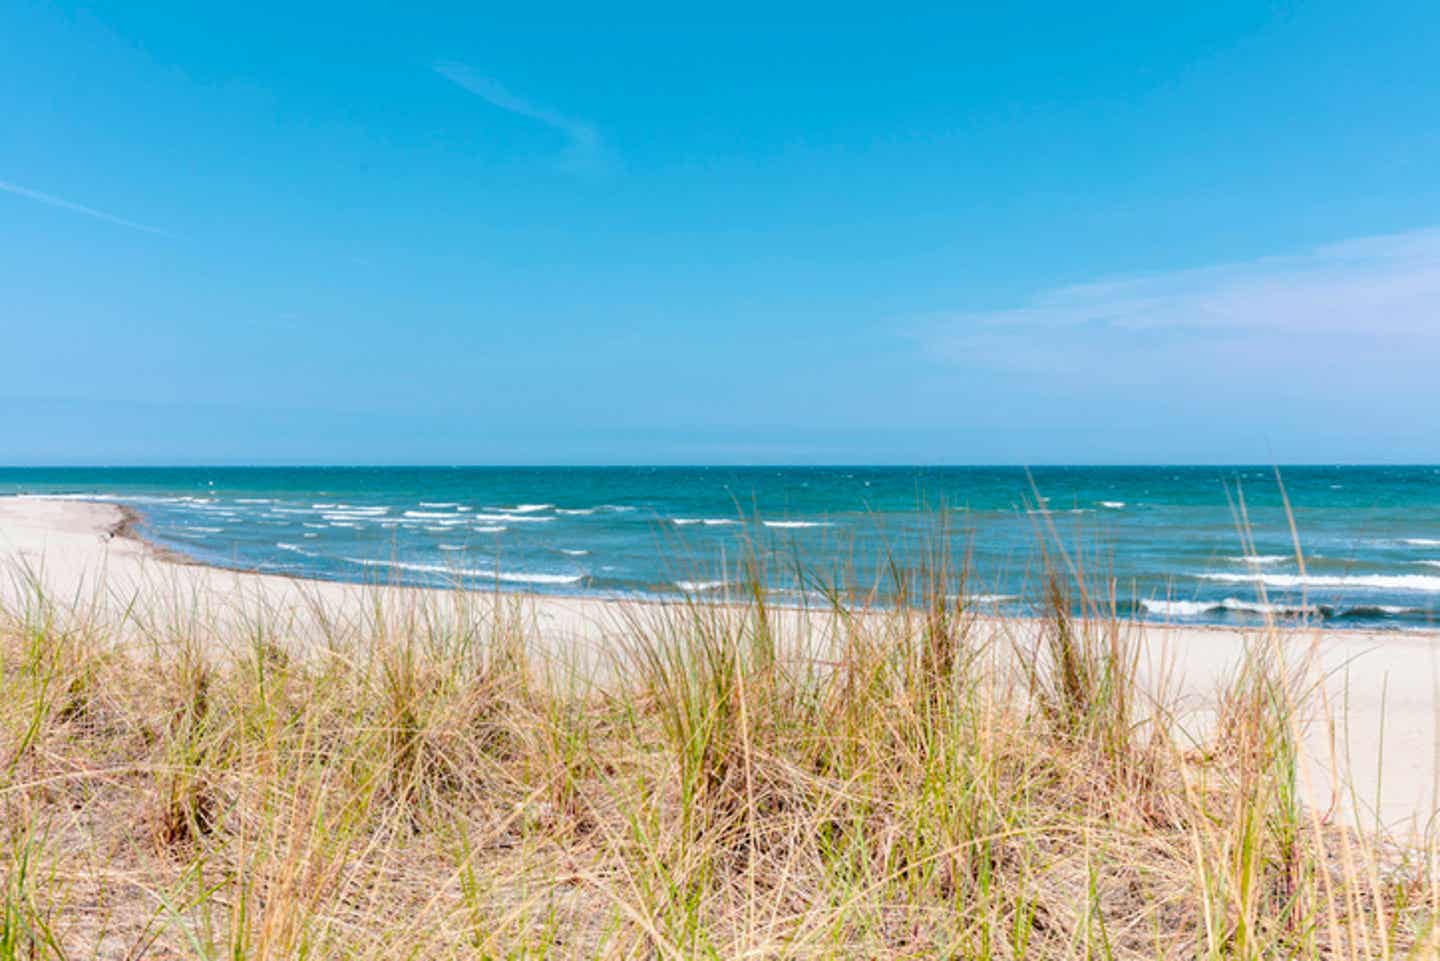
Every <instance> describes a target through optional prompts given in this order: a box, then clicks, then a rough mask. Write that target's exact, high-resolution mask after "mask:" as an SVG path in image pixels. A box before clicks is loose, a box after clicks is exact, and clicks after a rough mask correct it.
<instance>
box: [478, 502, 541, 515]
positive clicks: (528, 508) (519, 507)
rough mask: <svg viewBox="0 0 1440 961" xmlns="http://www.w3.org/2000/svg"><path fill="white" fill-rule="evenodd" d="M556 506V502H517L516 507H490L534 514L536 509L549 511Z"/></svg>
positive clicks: (505, 511) (507, 512)
mask: <svg viewBox="0 0 1440 961" xmlns="http://www.w3.org/2000/svg"><path fill="white" fill-rule="evenodd" d="M554 506H555V505H554V504H516V505H515V506H514V507H492V508H490V509H491V510H496V511H500V512H502V513H505V514H534V513H535V512H536V511H548V510H550V509H551V508H553V507H554Z"/></svg>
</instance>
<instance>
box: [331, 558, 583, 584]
mask: <svg viewBox="0 0 1440 961" xmlns="http://www.w3.org/2000/svg"><path fill="white" fill-rule="evenodd" d="M344 560H346V561H348V562H349V563H351V564H361V565H364V566H365V567H390V568H395V569H398V570H402V571H416V572H419V573H425V574H448V575H450V576H452V577H474V578H483V579H486V580H492V581H504V582H506V583H513V584H578V583H579V582H580V581H583V580H584V579H585V576H586V575H585V574H583V573H582V574H532V573H526V572H522V571H501V570H481V569H478V568H469V567H451V566H449V565H446V564H417V563H409V562H405V561H377V560H367V559H365V558H363V557H346V558H344Z"/></svg>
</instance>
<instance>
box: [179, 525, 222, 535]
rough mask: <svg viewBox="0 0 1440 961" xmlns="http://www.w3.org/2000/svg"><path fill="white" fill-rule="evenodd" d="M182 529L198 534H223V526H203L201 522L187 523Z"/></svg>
mask: <svg viewBox="0 0 1440 961" xmlns="http://www.w3.org/2000/svg"><path fill="white" fill-rule="evenodd" d="M182 530H187V531H191V532H193V533H196V534H223V533H224V532H225V528H223V527H201V526H200V525H199V524H186V525H185V526H184V527H183V528H182Z"/></svg>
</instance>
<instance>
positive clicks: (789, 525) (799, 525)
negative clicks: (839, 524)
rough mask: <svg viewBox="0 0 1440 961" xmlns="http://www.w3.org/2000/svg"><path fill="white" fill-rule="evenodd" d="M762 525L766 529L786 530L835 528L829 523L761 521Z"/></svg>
mask: <svg viewBox="0 0 1440 961" xmlns="http://www.w3.org/2000/svg"><path fill="white" fill-rule="evenodd" d="M760 523H762V524H764V525H765V526H766V527H776V528H781V529H786V530H789V529H795V528H804V527H833V526H834V525H833V524H831V523H830V522H829V521H761V522H760Z"/></svg>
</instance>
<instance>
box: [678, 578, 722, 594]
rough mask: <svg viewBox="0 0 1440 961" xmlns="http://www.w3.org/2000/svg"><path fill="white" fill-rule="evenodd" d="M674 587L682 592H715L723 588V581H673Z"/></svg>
mask: <svg viewBox="0 0 1440 961" xmlns="http://www.w3.org/2000/svg"><path fill="white" fill-rule="evenodd" d="M675 586H676V587H678V588H680V590H682V591H687V592H692V593H693V592H698V591H716V590H719V589H720V588H722V587H724V586H725V582H724V581H675Z"/></svg>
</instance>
